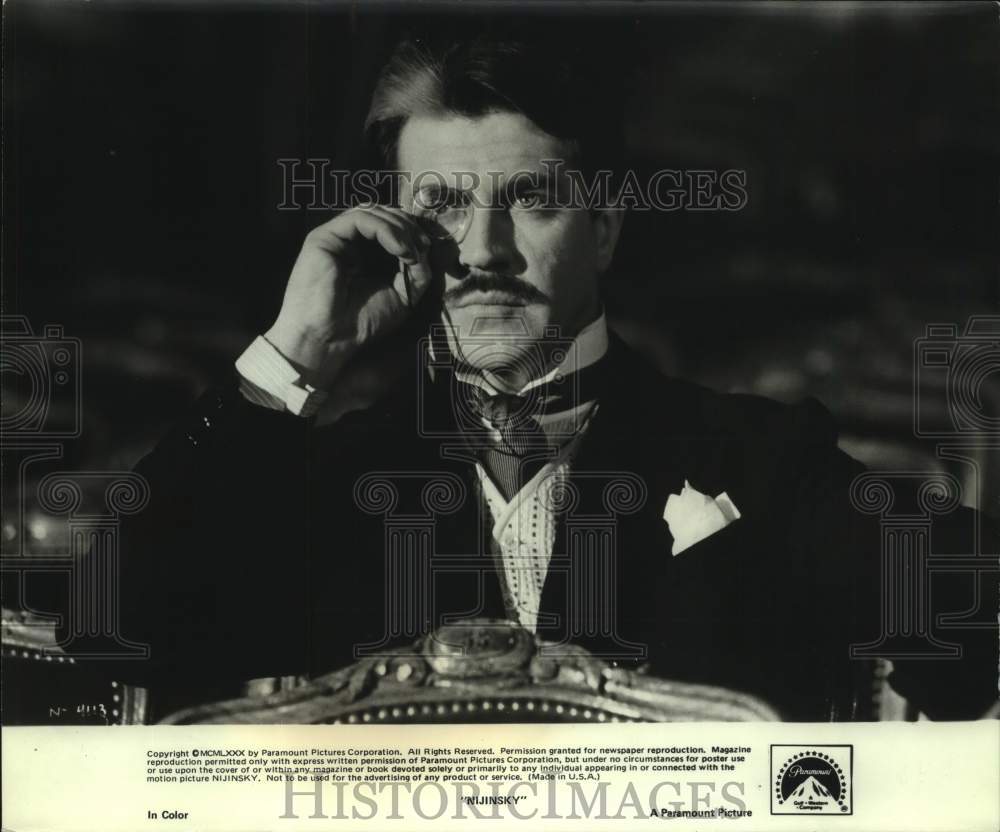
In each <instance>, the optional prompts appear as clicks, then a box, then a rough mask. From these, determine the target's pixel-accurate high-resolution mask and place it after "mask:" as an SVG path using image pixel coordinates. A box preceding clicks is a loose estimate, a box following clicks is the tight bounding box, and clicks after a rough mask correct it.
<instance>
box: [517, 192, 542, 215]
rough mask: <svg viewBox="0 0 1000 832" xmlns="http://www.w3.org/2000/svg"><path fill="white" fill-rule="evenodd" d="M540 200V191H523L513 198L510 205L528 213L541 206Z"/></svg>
mask: <svg viewBox="0 0 1000 832" xmlns="http://www.w3.org/2000/svg"><path fill="white" fill-rule="evenodd" d="M542 199H543V195H542V193H541V192H540V191H524V192H523V193H520V194H518V195H517V196H515V197H514V200H513V202H512V203H511V204H512V205H513V206H514V207H515V208H520V209H521V210H522V211H530V210H531V209H532V208H538V207H539V206H540V205H541V204H542Z"/></svg>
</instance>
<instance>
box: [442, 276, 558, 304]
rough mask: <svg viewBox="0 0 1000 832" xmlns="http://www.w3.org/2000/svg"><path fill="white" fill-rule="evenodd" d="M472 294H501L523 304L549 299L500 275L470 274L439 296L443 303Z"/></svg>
mask: <svg viewBox="0 0 1000 832" xmlns="http://www.w3.org/2000/svg"><path fill="white" fill-rule="evenodd" d="M473 292H503V293H505V294H509V295H513V296H514V297H516V298H518V299H519V300H523V301H524V302H525V303H548V302H549V297H548V295H546V294H545V293H544V292H542V291H541V290H539V289H537V288H535V287H534V286H532V285H531V284H530V283H526V282H525V281H523V280H518V279H517V278H516V277H510V276H509V275H501V274H470V275H469V276H468V277H465V278H463V279H462V282H461V283H459V284H458V286H453V287H452V288H451V289H449V290H448V291H447V292H445V293H444V294H443V295H442V296H441V300H442V301H443V302H444V303H450V302H456V301H459V300H461V299H462V298H464V297H465V296H466V295H469V294H472V293H473Z"/></svg>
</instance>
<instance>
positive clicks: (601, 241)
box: [591, 208, 625, 274]
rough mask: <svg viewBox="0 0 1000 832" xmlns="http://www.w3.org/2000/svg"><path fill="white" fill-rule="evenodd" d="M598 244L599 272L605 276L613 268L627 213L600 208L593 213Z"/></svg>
mask: <svg viewBox="0 0 1000 832" xmlns="http://www.w3.org/2000/svg"><path fill="white" fill-rule="evenodd" d="M591 220H592V222H593V223H594V234H595V242H596V244H597V272H598V274H603V273H604V272H606V271H607V270H608V268H609V267H610V266H611V258H612V257H614V254H615V247H616V246H617V245H618V235H619V234H621V230H622V223H623V222H624V221H625V211H624V210H622V209H620V208H617V209H616V208H599V209H596V210H594V211H592V212H591Z"/></svg>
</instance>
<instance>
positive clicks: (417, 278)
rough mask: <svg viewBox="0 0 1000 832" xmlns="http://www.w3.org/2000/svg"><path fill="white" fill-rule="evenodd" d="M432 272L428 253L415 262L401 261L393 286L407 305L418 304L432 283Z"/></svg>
mask: <svg viewBox="0 0 1000 832" xmlns="http://www.w3.org/2000/svg"><path fill="white" fill-rule="evenodd" d="M431 280H432V272H431V266H430V262H429V259H428V257H427V254H426V253H423V254H421V255H420V257H419V258H418V259H417V261H416V262H415V263H401V264H400V268H399V271H398V272H397V273H396V276H395V278H393V281H392V288H393V289H395V291H396V294H398V295H399V297H400V300H402V301H403V303H405V304H406V305H407V306H411V307H412V306H416V305H417V303H419V301H420V298H422V297H423V296H424V293H425V292H426V291H427V287H428V286H430V285H431Z"/></svg>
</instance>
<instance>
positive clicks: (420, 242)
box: [362, 205, 433, 250]
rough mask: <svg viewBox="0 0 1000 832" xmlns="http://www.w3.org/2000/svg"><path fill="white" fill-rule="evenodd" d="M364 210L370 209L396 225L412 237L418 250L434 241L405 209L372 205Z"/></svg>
mask: <svg viewBox="0 0 1000 832" xmlns="http://www.w3.org/2000/svg"><path fill="white" fill-rule="evenodd" d="M362 210H365V211H370V212H371V213H373V214H375V215H376V216H379V217H382V218H383V219H384V220H385V221H386V222H389V223H391V224H392V225H394V226H395V227H396V228H398V229H399V230H400V231H401V232H403V233H404V234H406V235H407V236H409V237H410V239H411V240H412V241H413V245H414V246H415V247H416V248H417V249H418V250H423V249H425V248H430V246H431V243H432V242H433V241H432V240H431V238H430V235H428V234H427V232H426V231H424V229H423V228H421V226H420V224H419V223H418V222H416V221H415V219H414V218H413V217H412V216H411V215H409V214H407V213H406V212H405V211H402V210H400V209H399V208H392V207H389V206H386V205H370V206H367V207H365V208H363V209H362Z"/></svg>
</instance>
